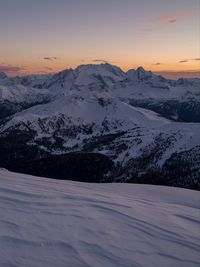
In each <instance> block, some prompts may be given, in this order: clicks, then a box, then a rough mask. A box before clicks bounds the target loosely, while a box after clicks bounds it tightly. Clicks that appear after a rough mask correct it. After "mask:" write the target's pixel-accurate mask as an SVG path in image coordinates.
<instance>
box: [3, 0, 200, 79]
mask: <svg viewBox="0 0 200 267" xmlns="http://www.w3.org/2000/svg"><path fill="white" fill-rule="evenodd" d="M0 37H1V41H0V48H1V49H0V71H5V72H6V73H7V74H8V75H10V76H13V75H24V74H29V73H48V72H55V71H58V70H62V69H65V68H69V67H72V68H74V67H76V66H77V65H80V64H88V63H100V62H109V63H111V64H114V65H118V66H119V67H121V68H122V69H123V70H128V69H130V68H137V67H138V66H143V67H144V68H145V69H148V70H152V71H155V72H157V71H159V72H160V71H161V72H164V73H165V74H166V76H169V77H173V78H176V77H180V76H188V77H195V76H198V71H199V70H200V0H73V1H72V0H0ZM183 72H184V73H183Z"/></svg>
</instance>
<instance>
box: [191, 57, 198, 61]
mask: <svg viewBox="0 0 200 267" xmlns="http://www.w3.org/2000/svg"><path fill="white" fill-rule="evenodd" d="M191 60H195V61H199V60H200V57H196V58H191Z"/></svg>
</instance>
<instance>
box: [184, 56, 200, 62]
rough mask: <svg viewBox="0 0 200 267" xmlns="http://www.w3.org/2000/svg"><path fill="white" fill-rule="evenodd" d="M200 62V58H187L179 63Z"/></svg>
mask: <svg viewBox="0 0 200 267" xmlns="http://www.w3.org/2000/svg"><path fill="white" fill-rule="evenodd" d="M199 60H200V58H199V57H196V58H187V59H183V60H180V61H179V63H187V62H189V61H199Z"/></svg>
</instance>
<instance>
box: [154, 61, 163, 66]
mask: <svg viewBox="0 0 200 267" xmlns="http://www.w3.org/2000/svg"><path fill="white" fill-rule="evenodd" d="M152 65H154V66H159V65H162V63H161V62H156V63H153V64H152Z"/></svg>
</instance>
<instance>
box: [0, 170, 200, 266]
mask: <svg viewBox="0 0 200 267" xmlns="http://www.w3.org/2000/svg"><path fill="white" fill-rule="evenodd" d="M0 192H1V197H0V198H1V201H0V207H1V208H0V266H2V267H3V266H15V267H27V266H28V267H39V266H41V267H44V266H49V267H51V266H52V267H55V266H56V267H62V266H63V267H66V266H68V267H74V266H81V267H89V266H90V267H102V266H106V267H107V266H109V267H117V266H119V267H122V266H123V267H126V266H127V267H130V266H131V267H138V266H140V267H151V266H152V267H155V266H162V267H169V266H170V267H195V266H199V263H200V256H199V255H200V254H199V252H200V250H199V242H200V231H199V230H200V228H199V227H200V225H199V219H200V217H199V216H200V214H199V210H198V208H199V203H200V195H199V193H198V192H195V191H190V190H184V189H177V188H169V187H160V186H145V185H130V184H86V183H84V184H83V183H75V182H69V181H57V180H50V179H45V178H40V177H33V176H28V175H23V174H17V173H12V172H8V171H6V170H3V169H1V170H0Z"/></svg>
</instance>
